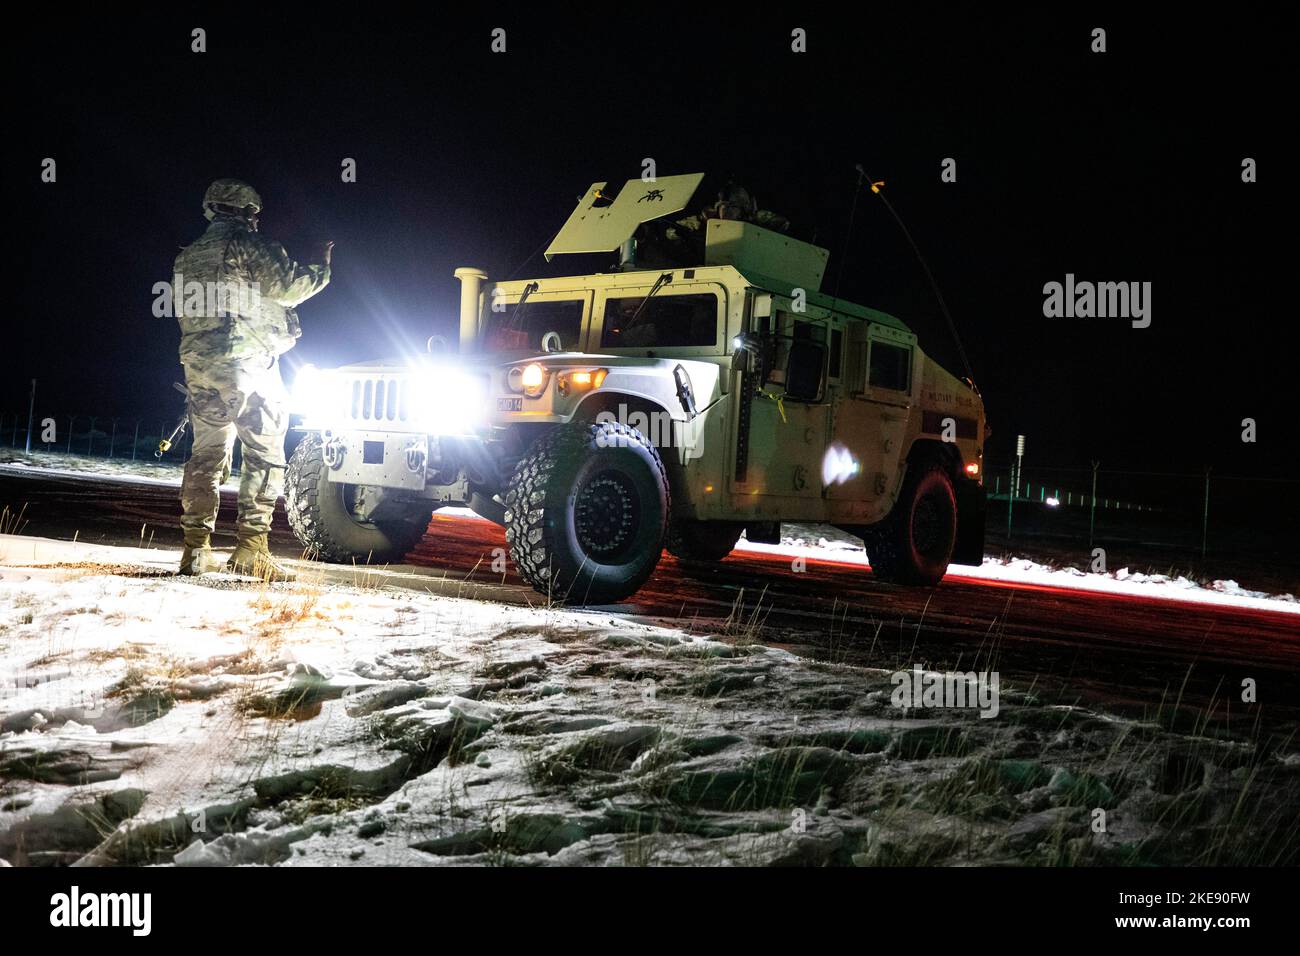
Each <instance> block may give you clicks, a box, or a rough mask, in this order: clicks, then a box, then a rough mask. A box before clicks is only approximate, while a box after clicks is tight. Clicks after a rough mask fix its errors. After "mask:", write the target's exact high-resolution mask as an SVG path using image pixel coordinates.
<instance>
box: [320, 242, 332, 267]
mask: <svg viewBox="0 0 1300 956" xmlns="http://www.w3.org/2000/svg"><path fill="white" fill-rule="evenodd" d="M333 252H334V240H333V239H327V240H326V241H325V252H324V254H323V259H324V261H325V265H329V264H330V256H331V254H332V253H333Z"/></svg>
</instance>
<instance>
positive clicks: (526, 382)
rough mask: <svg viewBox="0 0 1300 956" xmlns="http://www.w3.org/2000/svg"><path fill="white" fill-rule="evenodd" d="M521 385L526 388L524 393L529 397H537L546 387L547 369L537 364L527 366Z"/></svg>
mask: <svg viewBox="0 0 1300 956" xmlns="http://www.w3.org/2000/svg"><path fill="white" fill-rule="evenodd" d="M519 384H520V385H522V386H523V387H524V391H525V392H526V393H528V394H529V395H537V394H538V393H540V392H541V390H542V388H543V387H544V386H545V385H546V369H544V368H542V367H541V366H540V365H538V364H537V363H536V362H534V363H533V364H531V365H528V366H526V367H525V368H524V374H523V377H522V378H521V379H520V380H519Z"/></svg>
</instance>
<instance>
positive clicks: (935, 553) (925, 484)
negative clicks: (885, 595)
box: [866, 465, 957, 585]
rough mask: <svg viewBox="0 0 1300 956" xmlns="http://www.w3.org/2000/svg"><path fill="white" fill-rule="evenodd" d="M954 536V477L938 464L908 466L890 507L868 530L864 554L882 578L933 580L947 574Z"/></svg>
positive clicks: (912, 581)
mask: <svg viewBox="0 0 1300 956" xmlns="http://www.w3.org/2000/svg"><path fill="white" fill-rule="evenodd" d="M956 541H957V498H956V495H955V494H954V493H953V490H952V479H950V478H949V477H948V473H947V472H945V471H944V470H943V469H942V468H941V467H939V466H938V465H931V466H928V467H924V468H921V469H919V470H917V471H915V472H913V471H912V469H908V476H907V478H906V479H905V480H904V482H903V490H902V492H901V494H899V496H898V501H897V502H896V503H895V504H894V510H893V511H891V512H890V513H889V517H888V518H886V519H885V520H884V521H883V522H882V523H881V525H880V526H879V527H877V528H876V529H873V531H872V532H870V533H868V535H867V538H866V546H867V557H868V559H869V560H870V561H871V570H872V571H873V572H875V575H876V577H877V578H880V579H881V580H882V581H891V582H895V583H898V584H921V585H934V584H938V583H939V581H940V580H941V579H942V578H943V576H944V574H945V573H947V571H948V562H949V560H950V559H951V558H952V549H953V546H954V544H955V543H956Z"/></svg>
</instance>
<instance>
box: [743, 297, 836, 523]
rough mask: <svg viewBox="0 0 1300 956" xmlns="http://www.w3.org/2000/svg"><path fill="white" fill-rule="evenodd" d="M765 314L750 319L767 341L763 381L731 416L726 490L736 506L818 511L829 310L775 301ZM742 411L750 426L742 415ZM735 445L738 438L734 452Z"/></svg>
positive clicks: (827, 397) (785, 514) (789, 514)
mask: <svg viewBox="0 0 1300 956" xmlns="http://www.w3.org/2000/svg"><path fill="white" fill-rule="evenodd" d="M772 312H773V314H772V315H771V316H770V317H760V318H755V319H754V320H753V322H752V331H754V332H755V333H757V334H758V335H760V336H763V337H764V338H765V340H766V341H767V342H768V343H769V354H768V362H769V363H770V372H769V375H768V379H767V383H766V385H765V386H763V387H762V388H760V389H759V391H758V393H757V394H754V395H753V396H752V397H750V398H748V399H747V401H748V402H749V406H750V407H749V410H748V415H747V416H746V413H745V409H744V408H743V407H742V402H743V401H745V400H746V399H745V397H744V394H743V390H742V389H740V388H739V387H737V390H736V394H737V395H738V396H740V397H741V401H740V402H737V408H736V411H735V413H734V416H733V422H734V426H733V427H734V431H733V434H734V435H735V436H736V438H735V441H733V448H732V452H733V462H734V467H733V469H732V470H731V491H732V494H733V496H735V501H736V503H737V505H738V506H739V507H740V508H741V509H746V506H747V505H750V504H751V503H752V504H754V505H756V506H757V507H756V508H752V509H751V512H752V513H753V514H755V515H758V516H761V515H766V514H770V515H772V516H774V517H779V518H783V519H785V520H792V519H797V518H803V519H815V518H820V517H821V515H822V504H821V499H822V460H823V457H824V456H825V452H826V435H827V428H828V421H829V414H830V405H831V400H832V389H831V387H830V385H829V383H828V381H827V375H826V364H827V353H828V348H829V342H830V338H831V322H830V313H829V312H827V311H826V310H824V309H819V308H816V307H814V306H809V307H808V308H807V310H806V311H804V312H799V313H796V312H794V311H792V310H791V309H790V306H789V300H788V299H780V298H778V299H775V300H774V304H773V309H772ZM746 417H748V428H746V427H745V418H746ZM737 443H742V444H743V448H741V449H739V451H740V454H739V455H737V454H736V452H737V451H738V449H737V448H736V444H737Z"/></svg>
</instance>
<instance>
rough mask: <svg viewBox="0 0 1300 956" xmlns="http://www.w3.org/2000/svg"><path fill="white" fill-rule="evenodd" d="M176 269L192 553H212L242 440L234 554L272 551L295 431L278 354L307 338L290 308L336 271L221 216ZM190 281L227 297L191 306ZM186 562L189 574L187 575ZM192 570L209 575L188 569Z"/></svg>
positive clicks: (186, 519)
mask: <svg viewBox="0 0 1300 956" xmlns="http://www.w3.org/2000/svg"><path fill="white" fill-rule="evenodd" d="M174 273H175V277H176V279H175V281H176V282H177V283H178V287H177V289H176V293H175V301H176V303H177V313H178V319H179V322H180V327H181V345H180V358H181V364H182V365H183V366H184V367H185V381H186V385H187V387H188V389H189V394H190V406H189V407H190V422H191V427H192V428H193V430H194V447H193V452H192V455H191V457H190V460H189V461H188V462H186V464H185V476H184V479H183V481H182V484H181V505H182V508H183V510H184V515H183V517H182V518H181V527H182V530H183V532H184V537H185V545H186V556H187V557H188V556H189V555H190V553H191V552H193V551H199V550H200V549H201V550H202V552H203V553H205V554H209V552H207V551H206V549H207V548H208V542H209V536H210V535H211V533H212V531H213V529H214V527H215V525H216V518H217V509H218V506H219V505H220V501H221V499H220V493H219V488H220V483H221V479H222V476H223V473H224V474H227V475H228V474H229V470H230V458H231V452H232V450H233V448H234V443H235V438H236V437H238V438H239V440H240V442H241V443H242V446H243V465H242V474H241V476H240V482H239V513H238V519H237V522H236V532H237V536H238V547H237V550H236V557H238V556H239V555H241V554H242V555H247V554H260V555H265V554H266V552H267V548H266V535H267V532H268V531H269V530H270V527H271V516H272V513H273V512H274V510H275V503H276V500H277V498H278V497H279V495H280V492H281V490H282V487H283V484H284V467H285V458H284V436H285V433H286V431H287V430H288V425H289V410H288V407H287V401H286V393H285V388H284V383H283V381H282V379H281V377H280V367H279V357H280V356H281V355H282V354H284V353H285V352H287V351H288V350H289V349H291V348H293V345H294V343H295V342H296V340H297V339H298V336H299V335H300V334H301V330H300V327H299V324H298V317H297V314H296V313H295V312H294V308H293V307H294V306H296V305H298V304H299V303H301V302H303V301H304V300H305V299H308V298H310V297H311V296H313V295H315V294H316V293H317V292H319V291H320V290H321V289H323V288H324V287H325V285H326V284H327V283H328V282H329V277H330V274H329V266H327V265H299V264H298V263H296V262H294V261H293V260H292V259H290V258H289V255H288V253H286V252H285V249H284V247H283V246H282V245H280V244H279V243H278V242H275V241H274V240H271V239H268V238H267V237H265V236H263V235H262V234H261V233H259V232H256V231H255V230H254V229H253V228H252V227H251V226H250V224H249V223H247V222H246V221H244V220H243V219H241V218H239V217H236V216H225V215H217V216H216V217H215V219H214V220H213V222H212V224H211V225H209V226H208V229H207V231H206V232H205V233H204V234H203V235H202V236H201V237H200V238H199V239H198V240H197V241H196V242H194V243H192V244H191V245H189V246H187V247H185V248H184V249H183V250H181V253H180V255H178V256H177V257H176V264H175V269H174ZM182 283H183V284H182ZM192 283H200V284H202V288H203V289H205V290H206V289H214V288H215V289H219V290H224V294H221V295H217V296H205V297H204V298H203V299H202V304H201V305H200V304H199V301H198V300H195V301H191V302H190V303H189V304H188V305H189V307H187V303H186V301H185V300H186V295H185V292H184V290H186V289H191V288H196V287H195V286H192ZM213 299H215V304H216V306H217V307H216V308H212V305H213V304H214V302H213ZM191 312H193V313H195V314H191ZM234 560H235V558H232V562H233V561H234ZM184 561H185V559H183V561H182V571H183V572H187V569H186V567H185V563H184ZM194 570H198V571H201V570H204V569H203V568H196V569H191V570H190V571H189V572H187V573H193V571H194Z"/></svg>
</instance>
